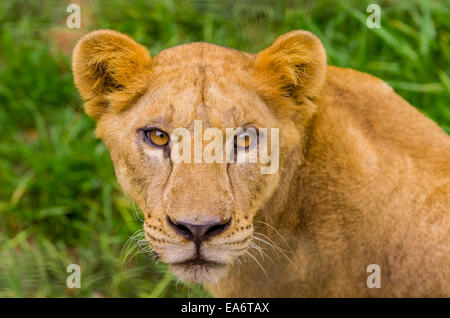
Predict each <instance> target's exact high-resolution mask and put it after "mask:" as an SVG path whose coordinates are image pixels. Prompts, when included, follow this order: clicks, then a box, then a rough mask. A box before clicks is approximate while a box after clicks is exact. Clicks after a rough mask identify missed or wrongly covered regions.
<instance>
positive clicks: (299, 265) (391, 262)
mask: <svg viewBox="0 0 450 318" xmlns="http://www.w3.org/2000/svg"><path fill="white" fill-rule="evenodd" d="M73 69H74V76H75V83H76V85H77V87H78V88H79V90H80V92H81V95H82V96H83V98H84V99H85V108H86V112H87V113H88V114H89V115H91V116H92V117H94V118H96V119H97V120H98V123H97V135H98V136H99V137H101V138H102V139H103V140H104V142H105V143H106V145H107V147H108V148H109V150H110V152H111V157H112V160H113V162H114V166H115V169H116V174H117V177H118V180H119V182H120V184H121V186H122V187H123V189H124V191H125V193H126V194H127V195H128V196H129V197H130V198H132V199H133V200H134V201H135V202H136V203H137V204H138V205H139V207H140V208H141V209H142V211H143V213H144V215H145V226H144V228H145V231H146V236H147V239H148V241H149V243H150V245H151V247H152V249H153V250H155V251H156V252H157V253H158V255H159V257H160V258H161V260H162V261H164V262H166V263H169V264H172V263H174V262H177V261H180V260H182V259H185V258H189V257H190V255H191V254H192V253H193V251H194V250H193V246H192V244H191V243H190V242H188V241H186V240H184V239H182V238H180V237H179V236H178V235H177V234H176V233H175V232H174V231H173V230H172V229H171V228H170V227H169V226H168V225H167V222H166V221H165V218H166V215H170V216H171V217H173V218H175V219H189V220H194V221H202V220H207V219H208V218H209V217H211V216H220V217H222V218H228V217H230V216H231V217H232V220H233V222H232V224H231V226H230V228H228V229H227V230H226V231H225V232H223V233H222V234H221V235H219V236H218V237H216V238H214V239H212V240H211V241H208V242H205V244H204V246H203V249H202V253H204V255H205V257H208V258H209V259H212V260H216V261H220V262H223V263H227V264H229V266H228V267H227V269H228V271H225V272H224V271H219V270H218V271H215V270H211V271H209V272H208V270H206V271H200V270H199V271H195V272H193V273H192V272H186V271H184V270H180V269H176V268H175V267H173V266H172V267H171V268H172V269H174V271H175V273H176V274H177V275H181V276H183V275H184V276H183V277H186V278H187V279H188V280H196V281H200V282H205V283H207V284H208V283H209V284H208V287H209V288H210V290H211V291H212V292H213V294H214V295H215V296H224V297H228V296H235V297H304V296H313V297H314V296H319V297H353V296H355V297H358V296H359V297H366V296H367V297H371V296H374V297H410V296H411V297H412V296H414V297H416V296H418V297H422V296H446V297H448V296H450V283H449V282H450V269H449V268H450V266H449V264H450V256H449V255H450V253H449V252H450V251H449V246H450V233H449V229H450V219H449V210H450V164H449V162H450V138H449V136H448V135H447V134H446V133H445V132H443V131H442V130H441V129H440V128H439V127H438V126H437V125H436V124H435V123H434V122H432V121H431V120H430V119H428V118H426V117H425V116H423V115H422V114H421V113H420V112H419V111H417V110H416V109H415V108H414V107H412V106H411V105H409V104H408V103H407V102H406V101H405V100H403V99H402V98H401V97H400V96H398V95H397V94H395V92H394V91H393V90H392V89H391V88H390V87H389V86H388V85H387V84H386V83H384V82H383V81H381V80H379V79H377V78H375V77H372V76H370V75H367V74H364V73H360V72H357V71H354V70H350V69H342V68H337V67H333V66H327V65H326V57H325V51H324V49H323V47H322V45H321V43H320V41H319V40H318V39H317V38H316V37H315V36H314V35H312V34H311V33H309V32H306V31H293V32H290V33H288V34H286V35H283V36H281V37H280V38H278V39H277V40H276V41H275V42H274V44H273V45H272V46H270V47H269V48H267V49H266V50H264V51H262V52H261V53H259V54H257V55H253V54H247V53H244V52H239V51H236V50H231V49H227V48H222V47H218V46H215V45H211V44H207V43H192V44H187V45H181V46H177V47H174V48H171V49H168V50H165V51H163V52H161V53H160V54H159V55H158V56H156V57H155V58H154V59H153V60H151V58H150V54H149V53H148V52H147V51H146V50H145V49H144V48H143V47H142V46H140V45H139V44H137V43H135V42H134V41H133V40H131V39H130V38H128V37H126V36H124V35H121V34H119V33H117V32H113V31H97V32H94V33H91V34H89V35H87V36H86V37H84V38H83V39H82V40H81V41H80V42H79V44H78V45H77V47H76V48H75V51H74V57H73ZM195 119H201V120H202V121H203V123H204V127H203V129H205V128H207V127H218V128H225V127H240V126H241V125H244V124H245V123H248V122H251V123H252V124H253V125H255V126H257V127H267V128H271V127H279V128H280V170H279V172H278V173H277V174H274V175H261V174H260V173H259V164H242V165H238V164H230V165H227V164H183V163H180V164H174V163H172V162H171V161H170V158H167V157H166V156H164V155H163V153H162V151H160V150H156V149H151V147H149V145H147V144H146V143H145V142H144V141H143V140H142V138H141V136H139V134H138V133H137V131H138V130H139V128H142V127H145V126H148V125H154V126H158V127H159V128H161V129H163V130H164V131H167V132H169V133H170V131H171V130H172V129H174V128H177V127H187V128H189V129H191V130H192V125H193V121H194V120H195ZM255 233H256V234H255ZM257 238H260V239H264V240H266V241H267V242H268V243H271V244H273V245H276V246H279V247H281V248H282V249H283V251H280V250H279V249H277V248H270V246H269V245H267V244H266V243H262V242H261V240H258V239H257ZM252 239H253V242H255V243H259V244H262V245H261V246H262V247H264V248H265V249H264V250H263V254H262V255H258V254H257V253H255V251H254V250H253V251H251V250H249V251H250V252H251V253H252V255H253V256H254V257H255V258H252V257H250V256H249V255H248V254H243V253H244V252H241V250H242V249H245V248H247V249H248V248H249V247H251V245H250V244H251V243H250V242H251V240H252ZM237 257H241V258H242V257H247V261H244V260H242V264H239V262H237V261H236V260H237ZM369 264H378V265H379V266H380V268H381V288H379V289H377V288H374V289H369V288H368V287H367V285H366V279H367V277H368V275H369V274H370V273H367V272H366V268H367V266H368V265H369ZM225 273H227V274H225ZM224 275H225V276H224ZM215 277H217V279H219V278H220V281H217V282H215V281H214V280H215V279H214V278H215Z"/></svg>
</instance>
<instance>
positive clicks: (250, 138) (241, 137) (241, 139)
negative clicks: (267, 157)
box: [234, 128, 258, 149]
mask: <svg viewBox="0 0 450 318" xmlns="http://www.w3.org/2000/svg"><path fill="white" fill-rule="evenodd" d="M257 136H258V133H257V131H256V129H255V128H248V129H246V130H245V131H244V132H241V133H240V134H238V135H236V137H235V139H234V145H235V147H237V148H241V149H249V148H250V147H251V146H253V144H254V143H255V142H256V140H257Z"/></svg>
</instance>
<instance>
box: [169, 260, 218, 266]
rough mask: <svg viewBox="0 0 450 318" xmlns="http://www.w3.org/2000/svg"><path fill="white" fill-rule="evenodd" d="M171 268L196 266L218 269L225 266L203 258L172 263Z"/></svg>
mask: <svg viewBox="0 0 450 318" xmlns="http://www.w3.org/2000/svg"><path fill="white" fill-rule="evenodd" d="M170 265H172V266H183V267H196V266H204V267H219V266H225V264H223V263H219V262H214V261H209V260H206V259H204V258H195V259H189V260H186V261H182V262H177V263H172V264H170Z"/></svg>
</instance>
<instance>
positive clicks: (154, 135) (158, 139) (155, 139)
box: [145, 129, 170, 147]
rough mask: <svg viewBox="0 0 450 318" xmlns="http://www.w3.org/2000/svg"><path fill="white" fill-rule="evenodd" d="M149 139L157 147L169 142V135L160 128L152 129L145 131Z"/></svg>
mask: <svg viewBox="0 0 450 318" xmlns="http://www.w3.org/2000/svg"><path fill="white" fill-rule="evenodd" d="M145 137H146V138H147V141H148V142H149V143H150V144H151V145H152V146H155V147H164V146H167V144H168V143H169V140H170V138H169V135H168V134H166V133H165V132H164V131H162V130H159V129H150V130H146V131H145Z"/></svg>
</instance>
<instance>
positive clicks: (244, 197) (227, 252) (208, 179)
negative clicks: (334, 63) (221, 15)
mask: <svg viewBox="0 0 450 318" xmlns="http://www.w3.org/2000/svg"><path fill="white" fill-rule="evenodd" d="M308 36H309V34H308ZM99 37H100V40H101V41H100V40H99ZM308 39H309V38H308ZM314 39H315V38H314ZM108 41H109V42H111V41H112V42H113V43H112V44H109V42H108ZM131 41H132V40H131V39H129V38H126V37H124V36H123V35H121V34H118V33H115V32H111V31H99V32H96V33H93V34H92V35H88V36H87V37H86V39H85V40H84V41H83V40H81V41H80V43H79V44H78V46H77V48H76V50H75V53H74V72H75V81H76V83H77V86H78V87H79V89H80V91H81V93H82V95H83V97H84V98H85V100H86V104H85V106H86V110H87V112H88V113H89V114H90V115H92V116H93V117H96V118H97V119H98V126H97V135H98V136H99V137H100V138H102V140H103V141H104V142H105V144H106V145H107V147H108V149H109V150H110V152H111V157H112V160H113V163H114V167H115V171H116V175H117V178H118V181H119V183H120V184H121V186H122V188H123V189H124V191H125V193H126V194H127V195H128V196H129V197H130V198H131V199H132V200H134V201H135V202H136V203H137V204H138V206H139V207H140V209H141V210H142V212H143V214H144V216H145V220H144V230H145V235H146V238H147V240H148V243H149V244H150V246H151V248H152V250H153V251H154V252H155V253H156V254H157V256H158V257H159V259H160V260H161V261H163V262H165V263H167V264H169V265H170V268H171V269H172V271H173V272H174V273H175V274H176V275H177V276H178V277H179V278H180V279H182V280H187V281H197V282H215V281H217V280H218V279H219V278H220V277H221V276H223V274H225V273H226V271H227V269H228V268H229V266H230V265H232V264H233V263H234V262H236V260H237V259H238V258H239V257H240V256H242V255H245V254H246V253H247V249H248V248H249V246H250V244H252V233H253V223H252V221H253V219H254V217H255V214H256V213H257V212H258V211H259V210H260V209H261V207H262V206H263V205H264V203H265V202H266V200H267V199H268V198H270V197H271V196H272V195H273V193H274V191H276V189H277V187H278V185H279V182H280V171H281V170H282V168H283V166H284V163H285V161H286V158H287V156H288V155H289V154H290V153H291V152H292V151H293V150H294V149H297V148H299V147H301V146H302V138H303V134H304V130H303V128H304V127H299V125H301V124H302V123H305V122H306V119H307V118H306V117H309V118H310V117H311V114H312V111H311V109H312V108H313V106H312V104H311V103H310V102H308V100H305V101H304V104H305V109H303V110H300V111H295V110H291V109H290V108H292V107H295V105H296V104H297V103H298V101H299V100H300V99H302V96H299V94H300V90H297V91H293V87H295V85H294V84H296V83H294V84H293V85H285V84H286V83H274V84H273V85H272V84H271V83H270V81H269V82H267V81H266V76H267V77H270V73H269V74H267V73H268V72H270V70H268V69H267V68H268V66H267V65H266V64H267V63H269V62H270V63H272V64H271V68H276V63H278V62H279V61H269V62H267V61H266V60H267V59H268V58H267V57H265V56H262V55H261V53H260V55H258V56H256V57H255V56H253V55H249V54H245V53H242V52H238V51H234V50H230V49H226V48H222V47H218V46H214V45H210V44H206V43H193V44H188V45H182V46H178V47H175V48H171V49H168V50H166V51H163V52H161V53H160V54H159V55H158V56H157V57H156V58H155V59H153V60H150V57H149V56H148V57H147V56H146V55H145V52H144V51H143V50H142V49H143V48H142V47H141V46H138V44H137V43H135V42H131ZM105 43H106V44H105ZM119 44H120V45H119ZM101 45H103V46H105V45H106V46H107V45H111V46H113V47H115V48H116V50H118V49H117V45H118V47H119V49H120V50H122V53H120V54H121V55H120V57H117V60H119V59H121V63H119V62H118V61H117V62H116V61H114V62H110V60H109V59H111V54H106V53H109V51H108V52H106V53H105V52H103V51H102V50H101V47H100V49H99V46H101ZM271 48H272V47H271ZM269 49H270V48H269ZM105 50H106V49H105ZM266 51H267V50H266ZM123 52H125V53H123ZM136 52H138V53H136ZM263 52H264V51H263ZM83 54H84V55H83ZM89 54H91V55H92V56H91V57H89ZM124 54H125V55H124ZM265 54H266V55H269V56H270V55H272V54H273V53H272V52H268V53H265ZM135 55H137V56H135ZM141 55H143V56H141ZM102 57H103V59H102ZM147 59H148V60H147ZM258 59H259V61H258ZM89 61H92V62H91V65H90V66H89ZM306 62H308V61H305V63H306ZM127 63H128V64H127ZM270 63H269V64H270ZM82 64H83V65H82ZM113 64H114V66H111V65H113ZM127 65H128V67H126V66H127ZM89 67H90V68H91V69H90V68H89ZM112 67H114V68H112ZM121 72H122V73H124V72H125V73H126V72H128V73H126V74H123V76H121V74H122V73H121ZM130 72H131V74H129V73H130ZM276 77H277V76H274V81H277V80H278V81H279V80H280V79H277V78H276ZM286 77H288V75H287V76H286ZM281 80H287V79H284V78H283V79H281ZM277 88H278V90H277ZM274 94H275V95H274ZM305 96H306V95H305ZM96 99H97V100H96ZM294 99H295V100H294ZM281 104H285V105H286V107H285V108H283V109H282V110H281V109H278V110H277V109H274V107H277V106H279V105H281ZM102 107H103V108H106V109H103V108H102ZM302 116H303V117H302ZM300 117H301V118H300ZM179 128H184V129H185V132H188V133H190V135H191V136H192V139H191V141H190V142H188V143H187V144H188V145H191V148H190V149H191V150H190V151H191V154H190V155H187V156H185V157H183V158H185V159H188V160H184V161H179V160H175V158H173V156H174V152H173V150H174V148H175V147H177V145H180V140H181V141H182V139H184V138H186V136H183V138H179V136H178V135H175V131H176V130H177V129H179ZM210 128H216V131H220V132H222V134H223V136H224V138H223V140H220V139H218V138H217V136H212V135H211V134H209V133H208V129H209V130H210ZM239 128H242V129H248V128H250V130H249V131H251V132H253V131H254V132H255V133H254V134H253V135H251V134H250V135H249V134H246V133H245V132H243V134H241V133H242V132H241V131H240V130H239ZM273 128H275V129H279V130H278V131H279V138H278V139H277V140H274V139H271V137H272V136H271V134H272V132H273V130H272V129H273ZM227 129H234V130H235V132H236V133H235V134H234V135H233V136H232V138H230V139H229V140H227V139H226V138H225V137H226V135H227ZM262 134H264V135H265V137H266V138H263V137H262ZM199 141H200V142H199ZM266 141H267V142H266ZM262 142H266V146H267V149H268V154H269V155H272V156H271V157H270V160H269V161H265V162H261V160H256V162H255V161H252V162H249V161H250V160H245V161H244V162H236V161H237V158H238V156H239V154H241V155H242V154H245V153H247V154H248V153H250V152H251V151H252V149H258V150H259V149H260V148H259V145H260V143H262ZM211 146H214V150H211V149H212V147H211ZM221 148H222V149H223V151H222V152H220V150H221ZM185 151H188V150H187V149H185V148H183V150H182V152H181V153H182V155H186V154H185ZM198 154H200V158H199V157H198ZM208 154H212V156H213V157H214V158H215V159H216V160H213V161H211V159H210V158H209V157H211V156H209V157H208ZM273 155H276V158H275V157H274V156H273ZM230 156H232V157H234V160H227V159H230V158H229V157H230ZM219 158H221V159H222V161H221V160H218V159H219ZM258 159H259V158H258ZM189 161H190V162H189ZM274 161H276V167H275V169H271V171H270V173H266V174H264V173H262V172H261V171H262V169H263V168H264V167H266V168H267V167H272V168H274V164H275V163H274ZM278 166H279V168H278Z"/></svg>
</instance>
